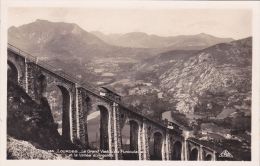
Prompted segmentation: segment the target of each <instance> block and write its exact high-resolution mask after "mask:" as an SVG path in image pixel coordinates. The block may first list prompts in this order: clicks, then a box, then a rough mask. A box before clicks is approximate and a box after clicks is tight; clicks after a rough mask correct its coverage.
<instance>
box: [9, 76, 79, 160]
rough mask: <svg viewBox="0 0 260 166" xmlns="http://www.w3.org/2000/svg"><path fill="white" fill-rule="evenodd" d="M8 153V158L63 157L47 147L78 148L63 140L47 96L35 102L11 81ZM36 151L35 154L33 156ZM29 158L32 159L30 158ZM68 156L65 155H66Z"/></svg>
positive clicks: (53, 148)
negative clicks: (39, 101) (51, 151)
mask: <svg viewBox="0 0 260 166" xmlns="http://www.w3.org/2000/svg"><path fill="white" fill-rule="evenodd" d="M7 92H8V96H7V111H8V113H7V135H8V136H9V137H8V138H7V142H8V146H7V153H8V158H9V159H31V157H34V158H38V159H49V158H59V157H60V158H62V156H59V155H56V154H54V153H48V152H46V150H54V151H55V150H56V149H64V148H69V149H70V148H71V149H75V148H77V147H76V146H75V145H72V144H71V143H69V142H66V141H64V140H63V139H62V137H61V136H60V135H59V133H58V131H57V124H55V123H54V122H53V117H52V114H51V110H50V108H49V105H48V103H47V101H46V99H42V102H41V103H40V104H38V103H35V102H34V101H33V100H32V99H31V98H30V97H29V96H28V95H27V94H26V92H25V91H24V90H23V89H22V88H21V87H19V86H18V85H17V84H16V83H14V82H12V81H11V80H8V91H7ZM32 153H35V154H34V155H31V154H32ZM28 157H29V158H28ZM63 157H66V156H63Z"/></svg>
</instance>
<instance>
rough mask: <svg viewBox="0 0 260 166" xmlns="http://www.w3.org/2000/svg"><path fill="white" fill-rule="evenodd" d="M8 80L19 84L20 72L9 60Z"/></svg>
mask: <svg viewBox="0 0 260 166" xmlns="http://www.w3.org/2000/svg"><path fill="white" fill-rule="evenodd" d="M7 79H8V81H12V82H14V83H17V84H18V82H19V71H18V68H17V67H16V66H15V64H14V63H13V62H11V61H9V60H7Z"/></svg>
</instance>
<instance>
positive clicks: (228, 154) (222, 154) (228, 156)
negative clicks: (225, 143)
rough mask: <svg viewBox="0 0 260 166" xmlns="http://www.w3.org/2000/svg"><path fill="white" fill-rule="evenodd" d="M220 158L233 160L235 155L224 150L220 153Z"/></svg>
mask: <svg viewBox="0 0 260 166" xmlns="http://www.w3.org/2000/svg"><path fill="white" fill-rule="evenodd" d="M219 157H225V158H233V155H232V154H231V153H230V152H229V151H228V150H224V151H223V152H222V153H220V155H219Z"/></svg>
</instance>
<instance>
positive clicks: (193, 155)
mask: <svg viewBox="0 0 260 166" xmlns="http://www.w3.org/2000/svg"><path fill="white" fill-rule="evenodd" d="M198 154H199V153H198V150H197V149H196V148H194V149H193V150H192V151H191V152H190V157H189V160H191V161H194V160H198Z"/></svg>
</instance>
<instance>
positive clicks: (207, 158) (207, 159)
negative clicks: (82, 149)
mask: <svg viewBox="0 0 260 166" xmlns="http://www.w3.org/2000/svg"><path fill="white" fill-rule="evenodd" d="M212 159H213V157H212V155H211V154H207V155H206V157H205V160H206V161H210V160H212Z"/></svg>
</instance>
